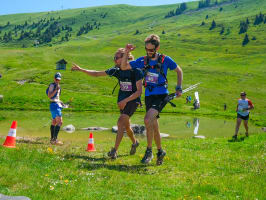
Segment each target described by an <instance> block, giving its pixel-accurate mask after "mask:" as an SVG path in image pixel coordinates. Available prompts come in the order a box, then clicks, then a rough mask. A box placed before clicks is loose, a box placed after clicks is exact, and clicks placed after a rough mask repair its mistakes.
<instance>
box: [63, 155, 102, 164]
mask: <svg viewBox="0 0 266 200" xmlns="http://www.w3.org/2000/svg"><path fill="white" fill-rule="evenodd" d="M64 158H65V159H83V160H86V161H93V162H95V161H96V162H97V161H100V162H103V163H105V161H106V160H107V158H106V157H102V158H94V157H89V156H83V155H75V154H66V155H65V156H64Z"/></svg>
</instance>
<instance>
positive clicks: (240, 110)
mask: <svg viewBox="0 0 266 200" xmlns="http://www.w3.org/2000/svg"><path fill="white" fill-rule="evenodd" d="M246 96H247V94H246V92H241V93H240V99H238V103H237V107H236V112H237V119H236V128H235V134H234V136H233V139H237V134H238V131H239V127H240V125H241V122H242V120H244V127H245V129H246V133H245V134H246V137H248V120H249V112H250V110H252V109H254V105H253V103H252V102H251V101H250V100H249V99H248V98H246Z"/></svg>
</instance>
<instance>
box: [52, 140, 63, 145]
mask: <svg viewBox="0 0 266 200" xmlns="http://www.w3.org/2000/svg"><path fill="white" fill-rule="evenodd" d="M54 144H55V145H63V142H61V141H59V140H56V141H54Z"/></svg>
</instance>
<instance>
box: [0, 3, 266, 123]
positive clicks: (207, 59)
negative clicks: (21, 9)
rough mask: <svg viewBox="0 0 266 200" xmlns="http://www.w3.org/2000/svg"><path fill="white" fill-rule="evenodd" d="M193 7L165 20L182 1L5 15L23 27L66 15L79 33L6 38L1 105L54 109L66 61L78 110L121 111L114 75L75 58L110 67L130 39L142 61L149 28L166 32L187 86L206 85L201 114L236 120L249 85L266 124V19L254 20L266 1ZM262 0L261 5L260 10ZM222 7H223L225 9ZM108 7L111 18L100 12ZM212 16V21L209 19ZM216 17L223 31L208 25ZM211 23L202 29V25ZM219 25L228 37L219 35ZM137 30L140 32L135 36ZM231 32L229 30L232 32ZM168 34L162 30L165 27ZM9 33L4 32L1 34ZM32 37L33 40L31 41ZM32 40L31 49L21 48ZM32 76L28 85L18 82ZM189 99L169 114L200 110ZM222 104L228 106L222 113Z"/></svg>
mask: <svg viewBox="0 0 266 200" xmlns="http://www.w3.org/2000/svg"><path fill="white" fill-rule="evenodd" d="M187 5H188V10H187V11H186V12H185V13H184V14H182V15H179V16H174V17H170V18H164V16H165V14H164V13H167V12H168V11H170V10H171V9H173V8H175V7H177V5H165V6H155V7H135V6H127V5H116V6H104V7H96V8H84V9H74V10H66V11H54V12H46V13H33V14H17V15H7V16H0V24H5V23H6V22H7V21H10V23H11V25H12V24H16V23H17V24H20V23H22V22H23V21H25V20H29V19H30V20H31V22H32V21H34V20H39V19H41V18H44V17H47V18H48V17H55V18H56V17H59V16H60V17H61V20H62V23H65V24H66V23H67V22H68V21H67V20H71V19H73V18H75V19H76V21H77V23H76V24H74V25H73V34H72V35H73V37H72V38H70V41H68V42H58V41H57V40H56V39H55V40H54V41H53V42H51V43H50V44H49V45H40V46H38V47H32V46H33V45H32V42H30V41H27V40H25V41H20V44H16V42H14V44H12V43H4V42H2V43H0V73H1V74H2V76H3V77H2V78H1V79H0V93H1V94H3V95H4V101H3V103H0V109H25V110H27V109H29V110H43V109H46V110H47V109H48V106H47V105H48V98H47V97H46V94H45V89H46V88H47V85H48V84H49V83H50V82H52V79H53V75H54V73H55V72H56V70H55V62H57V61H58V60H60V59H61V58H64V59H66V60H67V61H68V65H67V70H66V71H62V74H63V80H62V81H61V82H62V84H61V85H62V89H63V93H62V99H63V101H68V100H69V99H70V98H71V97H73V98H74V99H73V110H75V111H82V110H94V111H106V110H109V111H115V110H117V107H116V105H115V104H116V94H117V90H116V93H115V94H114V95H111V91H112V89H113V87H114V85H115V84H116V82H117V81H116V80H115V79H114V78H109V77H107V78H102V77H100V78H93V77H88V76H86V75H85V74H82V73H77V72H71V71H70V68H71V64H72V63H73V62H75V63H77V64H79V65H80V66H81V67H85V68H88V69H96V70H106V69H107V68H109V67H112V66H113V61H112V58H113V54H114V52H115V51H116V49H117V48H119V47H124V46H125V44H126V43H128V42H130V43H133V44H135V45H136V46H137V49H136V50H135V51H134V52H133V53H134V56H135V57H136V58H137V57H139V56H141V55H144V54H145V51H144V46H143V40H144V39H145V37H146V36H147V35H149V34H151V33H156V34H158V35H160V37H161V52H162V53H164V54H166V55H169V56H171V57H172V58H173V59H174V60H175V61H176V62H177V63H178V64H179V65H180V66H181V68H182V69H183V71H184V82H183V88H186V87H188V86H190V85H192V84H195V83H198V82H201V83H202V84H201V85H200V87H199V88H198V89H197V90H198V91H199V94H200V102H201V109H200V110H198V111H196V114H202V115H211V116H213V115H215V116H223V117H229V118H234V117H235V107H236V100H237V98H239V93H240V91H243V90H245V91H246V92H247V94H248V98H250V99H251V100H252V101H253V102H254V105H255V110H254V111H253V112H252V118H251V120H252V121H253V122H255V123H256V124H258V125H264V126H265V125H266V120H265V117H266V113H265V110H266V109H265V108H266V107H265V99H266V92H265V88H266V87H265V80H264V77H265V75H266V74H265V73H266V71H265V64H264V63H265V58H266V57H265V53H266V48H265V47H266V36H265V34H263V33H264V32H265V30H266V25H265V24H263V23H262V24H260V25H257V26H255V25H253V24H252V22H253V21H254V18H255V15H257V14H259V13H260V12H262V13H264V12H265V11H266V3H265V1H261V0H256V1H250V0H241V1H238V2H237V3H224V4H222V5H221V6H216V7H211V8H205V9H202V10H196V7H197V2H191V3H187ZM258 5H259V7H258ZM220 7H223V11H219V8H220ZM104 12H107V13H108V15H107V17H106V18H104V19H102V18H100V17H99V15H100V14H101V13H104ZM206 15H208V19H205V18H206ZM97 16H98V18H97ZM247 17H248V18H249V20H250V25H249V29H248V34H249V35H250V36H249V37H250V38H251V37H252V36H256V38H257V39H256V40H254V41H253V40H251V39H250V42H249V43H248V44H247V45H246V46H244V47H242V45H241V44H242V40H243V38H244V34H240V35H239V34H238V32H239V24H240V21H244V20H246V18H247ZM83 18H85V19H87V20H88V21H89V20H90V19H94V20H96V21H97V20H98V21H100V20H102V21H100V22H102V24H103V25H102V28H100V29H99V30H92V31H90V32H89V33H88V34H85V35H81V36H79V37H77V36H76V35H75V31H77V30H78V28H79V26H80V25H82V20H85V19H83ZM213 19H215V21H216V23H217V28H215V29H213V30H211V31H210V30H209V27H210V24H211V22H212V20H213ZM202 21H205V23H206V24H205V25H204V26H200V25H201V23H202ZM221 26H224V27H225V34H223V35H220V34H219V32H220V29H221ZM136 29H138V30H139V32H140V34H137V35H135V32H136ZM227 29H229V32H228V33H227V32H226V30H227ZM163 30H164V31H165V34H162V31H163ZM3 33H4V31H2V35H3ZM27 42H28V43H27ZM22 43H26V44H27V46H28V48H19V47H21V44H22ZM168 76H169V90H170V92H173V91H174V86H175V84H176V81H175V80H176V75H175V73H173V72H169V73H168ZM22 80H26V83H25V84H23V85H20V84H18V83H17V82H18V81H22ZM186 95H192V96H194V95H193V92H190V93H188V94H185V95H184V97H183V98H181V99H178V100H175V101H176V103H177V105H178V106H177V107H176V108H172V107H170V106H167V107H166V109H165V110H164V111H165V112H176V113H186V114H194V113H195V111H191V107H190V106H186V105H185V104H184V102H185V96H186ZM224 103H226V104H227V108H228V110H227V111H226V112H224V111H223V105H224Z"/></svg>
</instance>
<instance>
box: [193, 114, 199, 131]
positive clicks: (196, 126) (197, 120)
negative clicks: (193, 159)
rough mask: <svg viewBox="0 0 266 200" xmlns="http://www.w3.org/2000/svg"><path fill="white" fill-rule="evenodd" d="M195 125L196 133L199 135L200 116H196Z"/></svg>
mask: <svg viewBox="0 0 266 200" xmlns="http://www.w3.org/2000/svg"><path fill="white" fill-rule="evenodd" d="M193 125H194V135H197V134H198V130H199V118H194V120H193Z"/></svg>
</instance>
